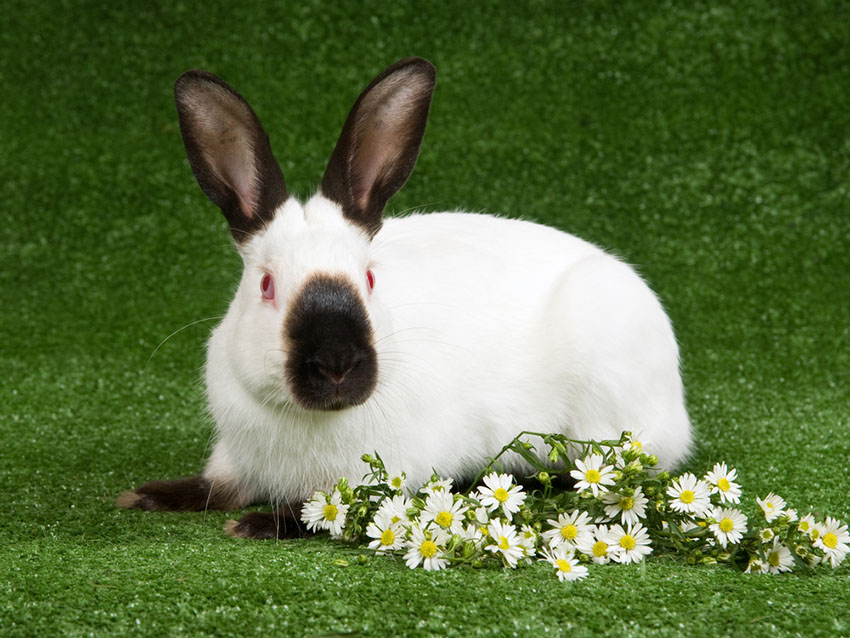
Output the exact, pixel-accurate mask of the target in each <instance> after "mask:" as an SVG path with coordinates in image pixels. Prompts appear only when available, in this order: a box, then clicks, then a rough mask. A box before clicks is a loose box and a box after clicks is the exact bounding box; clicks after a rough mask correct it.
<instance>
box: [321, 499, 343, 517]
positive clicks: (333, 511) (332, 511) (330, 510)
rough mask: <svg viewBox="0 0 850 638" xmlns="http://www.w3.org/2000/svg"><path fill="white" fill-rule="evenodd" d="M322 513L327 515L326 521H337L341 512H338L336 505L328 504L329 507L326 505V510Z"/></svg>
mask: <svg viewBox="0 0 850 638" xmlns="http://www.w3.org/2000/svg"><path fill="white" fill-rule="evenodd" d="M322 513H323V514H324V515H325V519H326V520H329V521H335V520H336V515H337V514H338V513H339V510H337V508H336V505H333V504H332V503H328V504H327V505H325V509H324V510H322Z"/></svg>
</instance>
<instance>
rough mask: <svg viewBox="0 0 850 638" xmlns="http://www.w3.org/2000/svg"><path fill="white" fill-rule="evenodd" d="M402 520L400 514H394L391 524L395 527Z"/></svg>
mask: <svg viewBox="0 0 850 638" xmlns="http://www.w3.org/2000/svg"><path fill="white" fill-rule="evenodd" d="M400 520H401V516H399V515H398V514H393V517H392V518H391V519H390V523H392V524H393V525H395V524H396V523H398V522H399V521H400Z"/></svg>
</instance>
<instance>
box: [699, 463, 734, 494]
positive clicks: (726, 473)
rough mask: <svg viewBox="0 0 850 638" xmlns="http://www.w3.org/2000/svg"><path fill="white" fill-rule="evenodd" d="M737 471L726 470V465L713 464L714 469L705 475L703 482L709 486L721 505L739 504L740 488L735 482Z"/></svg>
mask: <svg viewBox="0 0 850 638" xmlns="http://www.w3.org/2000/svg"><path fill="white" fill-rule="evenodd" d="M737 477H738V470H736V469H734V468H733V469H731V470H730V469H727V468H726V463H715V464H714V468H713V469H712V470H711V471H710V472H708V473H707V474H706V475H705V482H706V483H708V484H709V485H710V486H711V493H712V494H717V495H718V496H720V502H721V503H740V502H741V486H740V485H738V484H737V483H736V482H735V479H736V478H737Z"/></svg>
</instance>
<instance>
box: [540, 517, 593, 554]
mask: <svg viewBox="0 0 850 638" xmlns="http://www.w3.org/2000/svg"><path fill="white" fill-rule="evenodd" d="M546 522H547V523H549V525H551V529H548V530H546V531H545V532H543V539H544V540H545V541H546V542H547V543H548V544H549V545H551V546H552V547H555V548H557V547H561V546H562V545H563V546H564V547H565V548H566V549H574V548H575V547H578V545H579V544H580V543H582V542H584V541H587V540H590V539H591V538H592V537H593V524H592V522H591V520H590V516H588V515H587V512H582V511H581V510H573V511H572V512H571V513H569V514H567V513H563V514H559V515H558V518H557V519H551V518H550V519H549V520H548V521H546Z"/></svg>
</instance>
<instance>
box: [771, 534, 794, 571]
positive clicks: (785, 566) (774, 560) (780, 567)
mask: <svg viewBox="0 0 850 638" xmlns="http://www.w3.org/2000/svg"><path fill="white" fill-rule="evenodd" d="M793 566H794V559H793V558H792V557H791V550H790V549H788V548H787V547H786V546H785V545H783V544H782V543H781V542H780V541H779V539H778V538H774V539H773V547H771V548H770V549H769V550H767V556H766V559H765V561H764V567H765V569H766V570H767V572H768V573H769V574H781V573H782V572H790V571H791V568H792V567H793Z"/></svg>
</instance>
